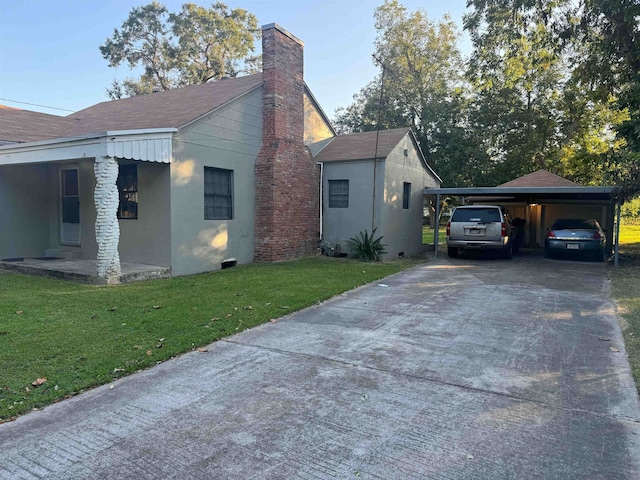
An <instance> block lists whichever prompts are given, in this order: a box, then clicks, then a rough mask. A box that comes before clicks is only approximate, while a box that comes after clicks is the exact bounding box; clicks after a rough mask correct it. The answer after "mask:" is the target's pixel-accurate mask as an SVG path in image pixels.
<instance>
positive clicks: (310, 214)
mask: <svg viewBox="0 0 640 480" xmlns="http://www.w3.org/2000/svg"><path fill="white" fill-rule="evenodd" d="M303 46H304V44H303V43H302V41H301V40H299V39H298V38H296V37H294V36H293V35H292V34H290V33H289V32H287V31H286V30H285V29H283V28H282V27H280V26H279V25H277V24H274V23H272V24H269V25H265V26H263V27H262V71H263V73H262V76H263V81H264V86H263V94H262V99H263V107H262V147H261V149H260V152H259V153H258V158H257V159H256V167H255V188H256V209H255V260H256V261H266V262H272V261H277V260H288V259H292V258H297V257H301V256H304V255H308V254H312V253H315V251H316V248H317V242H318V232H319V229H320V225H319V215H318V208H319V207H318V192H319V188H320V187H319V183H318V182H319V176H318V169H317V167H316V165H315V163H314V161H313V159H312V158H311V155H310V154H309V152H308V150H307V149H306V147H305V145H304V79H303Z"/></svg>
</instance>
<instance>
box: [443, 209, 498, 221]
mask: <svg viewBox="0 0 640 480" xmlns="http://www.w3.org/2000/svg"><path fill="white" fill-rule="evenodd" d="M451 221H452V222H480V223H488V222H499V221H500V212H499V211H498V209H497V208H457V209H456V211H455V212H453V217H452V218H451Z"/></svg>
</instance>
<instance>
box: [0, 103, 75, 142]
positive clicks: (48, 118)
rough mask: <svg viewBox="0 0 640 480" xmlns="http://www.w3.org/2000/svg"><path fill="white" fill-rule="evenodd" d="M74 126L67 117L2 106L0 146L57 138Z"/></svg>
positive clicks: (72, 121)
mask: <svg viewBox="0 0 640 480" xmlns="http://www.w3.org/2000/svg"><path fill="white" fill-rule="evenodd" d="M74 124H75V121H74V120H70V119H68V118H65V117H59V116H57V115H49V114H47V113H40V112H32V111H29V110H20V109H18V108H11V107H6V106H4V105H0V145H1V144H3V143H12V142H35V141H38V140H48V139H51V138H57V137H60V136H63V135H64V133H65V132H66V131H68V130H69V129H71V128H73V126H74Z"/></svg>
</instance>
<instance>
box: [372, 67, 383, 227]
mask: <svg viewBox="0 0 640 480" xmlns="http://www.w3.org/2000/svg"><path fill="white" fill-rule="evenodd" d="M373 58H375V59H376V60H378V59H377V58H376V56H375V55H374V56H373ZM378 61H379V60H378ZM379 62H380V61H379ZM380 65H381V66H382V74H381V76H380V101H379V102H378V122H377V123H376V148H375V153H374V154H373V198H372V201H371V203H372V204H371V235H373V231H374V230H375V229H376V174H377V167H378V140H379V138H380V118H381V116H382V100H383V99H384V70H385V68H384V64H383V63H382V62H380Z"/></svg>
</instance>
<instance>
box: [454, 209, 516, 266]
mask: <svg viewBox="0 0 640 480" xmlns="http://www.w3.org/2000/svg"><path fill="white" fill-rule="evenodd" d="M513 233H514V234H515V232H513ZM514 236H515V235H512V232H511V218H510V216H509V213H508V212H507V210H505V209H503V208H502V207H499V206H497V205H465V206H462V207H456V208H455V210H454V211H453V214H452V215H451V220H450V221H449V223H447V253H448V254H449V256H450V257H457V256H458V253H459V252H460V250H499V251H501V252H502V253H503V255H504V256H505V257H506V258H511V257H512V255H513V237H514Z"/></svg>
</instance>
